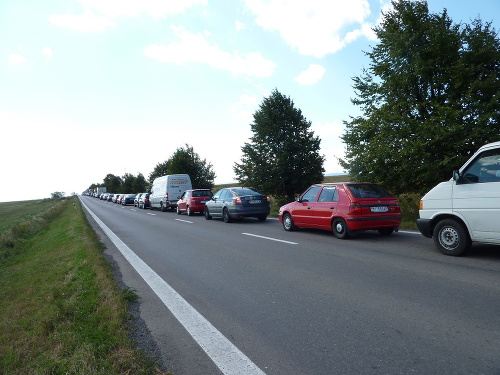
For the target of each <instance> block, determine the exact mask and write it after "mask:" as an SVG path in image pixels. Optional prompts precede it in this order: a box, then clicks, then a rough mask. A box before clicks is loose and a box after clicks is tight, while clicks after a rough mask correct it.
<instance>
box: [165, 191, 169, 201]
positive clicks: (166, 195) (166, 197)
mask: <svg viewBox="0 0 500 375" xmlns="http://www.w3.org/2000/svg"><path fill="white" fill-rule="evenodd" d="M165 199H166V200H167V201H168V193H167V194H165Z"/></svg>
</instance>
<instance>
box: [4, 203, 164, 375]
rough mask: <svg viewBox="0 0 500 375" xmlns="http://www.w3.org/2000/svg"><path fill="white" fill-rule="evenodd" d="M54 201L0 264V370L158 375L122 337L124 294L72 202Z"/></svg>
mask: <svg viewBox="0 0 500 375" xmlns="http://www.w3.org/2000/svg"><path fill="white" fill-rule="evenodd" d="M73 203H75V206H74V205H73ZM58 204H61V206H59V207H60V208H59V210H60V212H59V214H58V215H57V216H56V217H55V218H50V219H45V222H50V224H47V225H46V226H42V229H41V230H40V231H39V232H38V233H37V234H35V235H27V236H26V237H25V238H24V240H23V241H21V242H18V243H15V244H14V245H13V247H14V248H15V249H16V251H15V252H14V253H13V254H11V256H9V257H6V258H4V261H3V262H2V263H0V300H1V301H2V303H1V304H0V372H1V373H5V374H160V373H161V371H160V370H159V369H157V367H156V365H155V363H154V361H153V360H152V359H151V358H148V357H147V356H146V355H145V354H143V353H142V352H141V351H139V350H138V349H137V348H135V347H134V344H133V342H132V341H131V340H130V339H129V337H128V335H127V331H126V326H127V322H128V319H129V314H128V312H127V301H126V300H130V296H127V295H124V293H122V292H120V290H119V289H118V287H117V285H116V283H115V281H114V280H113V276H112V274H111V270H110V267H109V265H108V264H107V262H106V260H105V259H104V257H103V255H102V250H103V246H102V244H101V243H100V242H99V240H98V238H97V236H96V235H95V233H94V232H93V230H92V228H91V227H90V225H89V224H88V222H87V220H86V218H85V215H84V213H83V211H82V210H81V208H80V205H79V203H78V201H77V200H76V198H72V199H70V200H67V201H64V202H62V203H60V202H57V203H54V205H55V206H57V205H58ZM40 220H41V219H40ZM40 220H38V221H40ZM42 221H44V220H42Z"/></svg>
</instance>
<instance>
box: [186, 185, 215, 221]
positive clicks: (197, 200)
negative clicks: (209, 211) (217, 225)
mask: <svg viewBox="0 0 500 375" xmlns="http://www.w3.org/2000/svg"><path fill="white" fill-rule="evenodd" d="M212 195H213V194H212V192H211V191H210V189H193V190H186V191H185V192H184V194H182V196H181V197H180V199H179V200H178V201H177V214H179V215H180V214H181V213H183V212H186V213H187V214H188V216H191V215H193V214H194V213H195V212H199V213H203V211H204V210H205V203H206V202H207V201H209V200H210V199H212Z"/></svg>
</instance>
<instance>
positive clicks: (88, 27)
mask: <svg viewBox="0 0 500 375" xmlns="http://www.w3.org/2000/svg"><path fill="white" fill-rule="evenodd" d="M49 21H50V22H51V23H52V24H54V25H56V26H61V27H64V28H67V29H72V30H78V31H84V32H92V33H100V32H103V31H105V30H106V29H107V28H109V27H113V26H115V24H114V22H113V21H112V20H111V19H110V18H108V17H105V16H96V15H94V14H92V13H90V12H87V13H82V14H76V15H74V14H54V15H51V16H50V17H49Z"/></svg>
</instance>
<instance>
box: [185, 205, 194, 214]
mask: <svg viewBox="0 0 500 375" xmlns="http://www.w3.org/2000/svg"><path fill="white" fill-rule="evenodd" d="M186 213H187V215H188V216H193V211H191V209H190V208H189V206H186Z"/></svg>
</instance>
